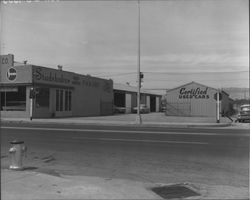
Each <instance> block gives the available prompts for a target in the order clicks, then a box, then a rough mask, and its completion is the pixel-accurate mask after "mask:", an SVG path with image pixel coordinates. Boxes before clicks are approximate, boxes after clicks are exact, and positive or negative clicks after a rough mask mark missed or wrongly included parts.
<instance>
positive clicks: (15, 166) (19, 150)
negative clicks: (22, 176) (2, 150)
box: [9, 140, 27, 170]
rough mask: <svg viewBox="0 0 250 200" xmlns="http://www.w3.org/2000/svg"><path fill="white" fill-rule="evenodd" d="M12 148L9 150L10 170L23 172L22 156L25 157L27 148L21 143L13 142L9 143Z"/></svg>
mask: <svg viewBox="0 0 250 200" xmlns="http://www.w3.org/2000/svg"><path fill="white" fill-rule="evenodd" d="M10 143H11V144H12V147H11V148H10V149H9V153H10V159H11V165H10V169H12V170H23V156H24V155H25V156H26V152H27V147H26V146H25V145H24V142H23V141H18V140H14V141H12V142H10Z"/></svg>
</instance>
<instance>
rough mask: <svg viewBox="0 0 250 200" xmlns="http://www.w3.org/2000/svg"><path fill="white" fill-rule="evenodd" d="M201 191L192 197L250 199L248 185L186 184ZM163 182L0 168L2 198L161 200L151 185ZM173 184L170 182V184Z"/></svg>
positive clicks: (30, 199)
mask: <svg viewBox="0 0 250 200" xmlns="http://www.w3.org/2000/svg"><path fill="white" fill-rule="evenodd" d="M183 184H184V185H185V186H187V187H188V188H191V189H192V190H193V191H195V192H197V193H198V194H200V196H194V197H190V198H192V199H247V198H248V197H249V196H248V189H247V188H246V187H240V188H238V187H232V186H225V185H213V186H211V185H204V184H195V183H183ZM162 185H164V184H157V183H144V182H136V181H130V180H122V179H111V178H100V177H88V176H77V177H76V176H75V177H74V176H52V175H48V174H43V173H39V172H32V171H26V170H25V171H11V170H8V169H2V170H1V199H2V200H17V199H18V200H36V199H48V200H49V199H162V198H161V197H160V196H158V195H157V194H155V193H154V192H153V191H152V190H151V188H152V187H156V186H162ZM167 185H170V184H167Z"/></svg>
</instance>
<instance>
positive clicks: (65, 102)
mask: <svg viewBox="0 0 250 200" xmlns="http://www.w3.org/2000/svg"><path fill="white" fill-rule="evenodd" d="M71 96H72V92H71V91H69V90H61V89H57V90H56V111H71V98H72V97H71Z"/></svg>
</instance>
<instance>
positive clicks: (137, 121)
mask: <svg viewBox="0 0 250 200" xmlns="http://www.w3.org/2000/svg"><path fill="white" fill-rule="evenodd" d="M140 15H141V14H140V0H138V66H137V115H136V123H137V124H141V123H142V120H141V114H140V93H141V92H140V85H141V79H140V65H141V60H140V56H141V41H140V37H141V33H140V29H141V27H140Z"/></svg>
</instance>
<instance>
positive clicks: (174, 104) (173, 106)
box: [166, 82, 230, 117]
mask: <svg viewBox="0 0 250 200" xmlns="http://www.w3.org/2000/svg"><path fill="white" fill-rule="evenodd" d="M218 92H219V93H220V98H221V100H220V107H219V109H220V113H227V112H228V111H229V101H230V100H229V99H230V98H229V95H228V94H227V93H226V92H224V91H219V90H218V89H215V88H211V87H208V86H205V85H202V84H200V83H196V82H191V83H187V84H185V85H182V86H179V87H177V88H173V89H170V90H168V91H167V94H166V115H173V116H200V117H216V112H217V106H216V103H217V100H216V96H217V95H216V94H217V93H218Z"/></svg>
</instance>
